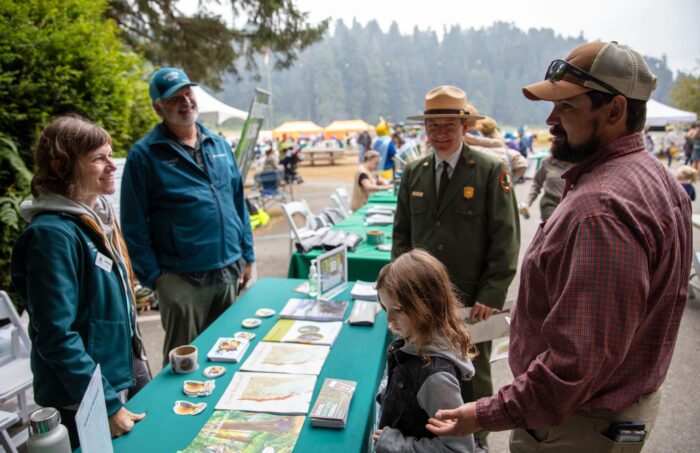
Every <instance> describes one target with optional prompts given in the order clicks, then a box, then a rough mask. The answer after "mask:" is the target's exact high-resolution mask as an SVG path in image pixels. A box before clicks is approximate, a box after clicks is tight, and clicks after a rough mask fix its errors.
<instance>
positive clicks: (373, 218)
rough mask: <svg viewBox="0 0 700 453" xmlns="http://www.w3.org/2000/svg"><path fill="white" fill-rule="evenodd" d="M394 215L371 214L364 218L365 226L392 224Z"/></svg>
mask: <svg viewBox="0 0 700 453" xmlns="http://www.w3.org/2000/svg"><path fill="white" fill-rule="evenodd" d="M393 223H394V216H393V215H386V214H372V215H370V216H368V217H367V218H365V225H367V226H381V225H393Z"/></svg>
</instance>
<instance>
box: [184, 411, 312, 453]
mask: <svg viewBox="0 0 700 453" xmlns="http://www.w3.org/2000/svg"><path fill="white" fill-rule="evenodd" d="M305 418H306V417H304V416H303V415H273V414H262V413H256V412H241V411H214V413H213V414H212V416H211V418H210V419H209V420H208V421H207V423H206V424H205V425H204V427H203V428H202V429H201V430H200V431H199V434H197V437H196V438H195V439H194V440H193V441H192V443H191V444H190V446H189V447H187V448H185V449H184V450H180V452H179V453H200V452H222V453H263V452H270V451H272V452H291V451H292V450H294V445H295V444H296V443H297V439H298V438H299V433H300V432H301V428H302V427H303V426H304V419H305Z"/></svg>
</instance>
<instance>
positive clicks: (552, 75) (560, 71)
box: [544, 60, 624, 96]
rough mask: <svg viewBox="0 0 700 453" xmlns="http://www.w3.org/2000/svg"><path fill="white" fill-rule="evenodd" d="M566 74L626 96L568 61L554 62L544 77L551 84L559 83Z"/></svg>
mask: <svg viewBox="0 0 700 453" xmlns="http://www.w3.org/2000/svg"><path fill="white" fill-rule="evenodd" d="M566 74H572V75H574V76H576V77H578V78H579V79H582V80H590V81H591V82H594V83H597V84H598V85H600V86H601V87H603V88H605V89H606V90H608V91H610V92H611V93H612V94H616V95H620V96H624V94H622V93H620V91H619V90H616V89H615V88H613V87H611V86H610V85H608V84H607V83H605V82H603V81H602V80H600V79H598V78H596V77H593V76H592V75H590V74H589V73H587V72H586V71H584V70H583V69H581V68H578V67H576V66H574V65H572V64H571V63H569V62H568V61H564V60H554V61H552V62H551V63H550V64H549V68H547V73H546V74H545V75H544V79H545V80H549V81H551V82H558V81H560V80H562V79H564V75H566Z"/></svg>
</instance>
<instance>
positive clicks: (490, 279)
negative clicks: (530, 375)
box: [392, 86, 520, 451]
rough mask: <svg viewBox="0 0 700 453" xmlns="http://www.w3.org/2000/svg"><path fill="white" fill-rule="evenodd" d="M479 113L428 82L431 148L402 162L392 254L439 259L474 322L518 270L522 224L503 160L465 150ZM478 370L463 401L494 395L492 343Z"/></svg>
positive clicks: (498, 301) (493, 305)
mask: <svg viewBox="0 0 700 453" xmlns="http://www.w3.org/2000/svg"><path fill="white" fill-rule="evenodd" d="M481 118H483V117H482V116H477V115H475V114H473V113H472V112H470V109H469V106H468V104H467V95H466V93H465V92H464V91H463V90H461V89H460V88H457V87H454V86H439V87H437V88H433V89H432V90H430V91H429V92H428V94H426V96H425V111H424V112H423V114H422V115H417V116H410V117H408V119H409V120H422V121H424V124H425V129H426V132H427V134H428V141H429V143H430V145H431V147H432V149H433V151H434V152H432V153H430V154H429V155H428V156H426V157H423V158H421V159H418V160H416V161H413V162H411V163H410V164H408V166H407V167H406V169H405V171H404V174H403V177H402V179H401V185H400V189H399V197H398V205H397V209H396V217H395V221H394V231H393V246H392V258H396V257H397V256H399V255H401V254H402V253H404V252H407V251H408V250H410V249H412V248H422V249H426V250H428V251H429V252H430V253H431V254H433V255H434V256H435V257H436V258H438V259H439V260H440V261H442V263H443V264H445V266H446V267H447V270H448V271H449V273H450V278H451V279H452V282H453V284H454V285H455V286H456V287H457V288H458V289H459V292H460V293H461V294H460V297H461V301H462V303H464V305H465V306H467V307H472V311H471V317H472V320H474V321H481V320H485V319H488V318H489V317H490V316H491V314H492V313H493V310H494V309H501V308H502V307H503V304H504V302H505V297H506V292H507V290H508V285H510V282H511V280H512V279H513V277H514V276H515V272H516V266H517V260H518V250H519V247H520V225H519V223H518V210H517V203H516V201H515V195H514V194H513V186H512V181H511V178H510V174H509V173H508V170H507V169H506V168H505V166H504V165H503V163H502V162H501V161H499V160H498V159H496V158H495V157H492V156H490V155H487V154H485V153H483V152H481V151H478V150H474V149H471V148H469V147H468V146H467V145H466V144H465V143H464V142H463V137H464V134H465V133H466V132H467V130H468V128H469V126H470V125H473V124H474V123H475V122H476V121H477V120H479V119H481ZM477 348H478V350H479V356H478V357H477V358H476V359H475V360H474V365H475V367H476V375H475V376H474V378H473V379H472V381H471V382H468V383H466V385H463V386H462V387H463V389H462V393H463V397H464V400H465V402H468V401H474V400H475V399H478V398H480V397H482V396H490V395H492V393H493V385H492V383H491V367H490V364H489V356H490V352H491V342H483V343H480V344H478V345H477ZM485 435H486V433H477V434H476V436H475V437H476V443H477V450H478V448H479V447H483V451H487V448H488V447H486V438H485Z"/></svg>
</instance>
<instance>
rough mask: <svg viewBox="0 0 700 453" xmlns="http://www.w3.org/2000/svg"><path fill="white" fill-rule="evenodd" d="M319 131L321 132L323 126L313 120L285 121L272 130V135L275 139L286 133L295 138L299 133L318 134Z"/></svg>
mask: <svg viewBox="0 0 700 453" xmlns="http://www.w3.org/2000/svg"><path fill="white" fill-rule="evenodd" d="M321 133H323V128H322V127H321V126H319V125H318V124H316V123H314V122H313V121H287V122H286V123H282V124H281V125H280V126H279V127H278V128H276V129H273V130H272V136H273V137H274V138H276V139H280V138H282V135H286V136H287V137H293V138H294V139H295V140H296V139H298V138H299V136H300V135H319V134H321Z"/></svg>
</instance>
